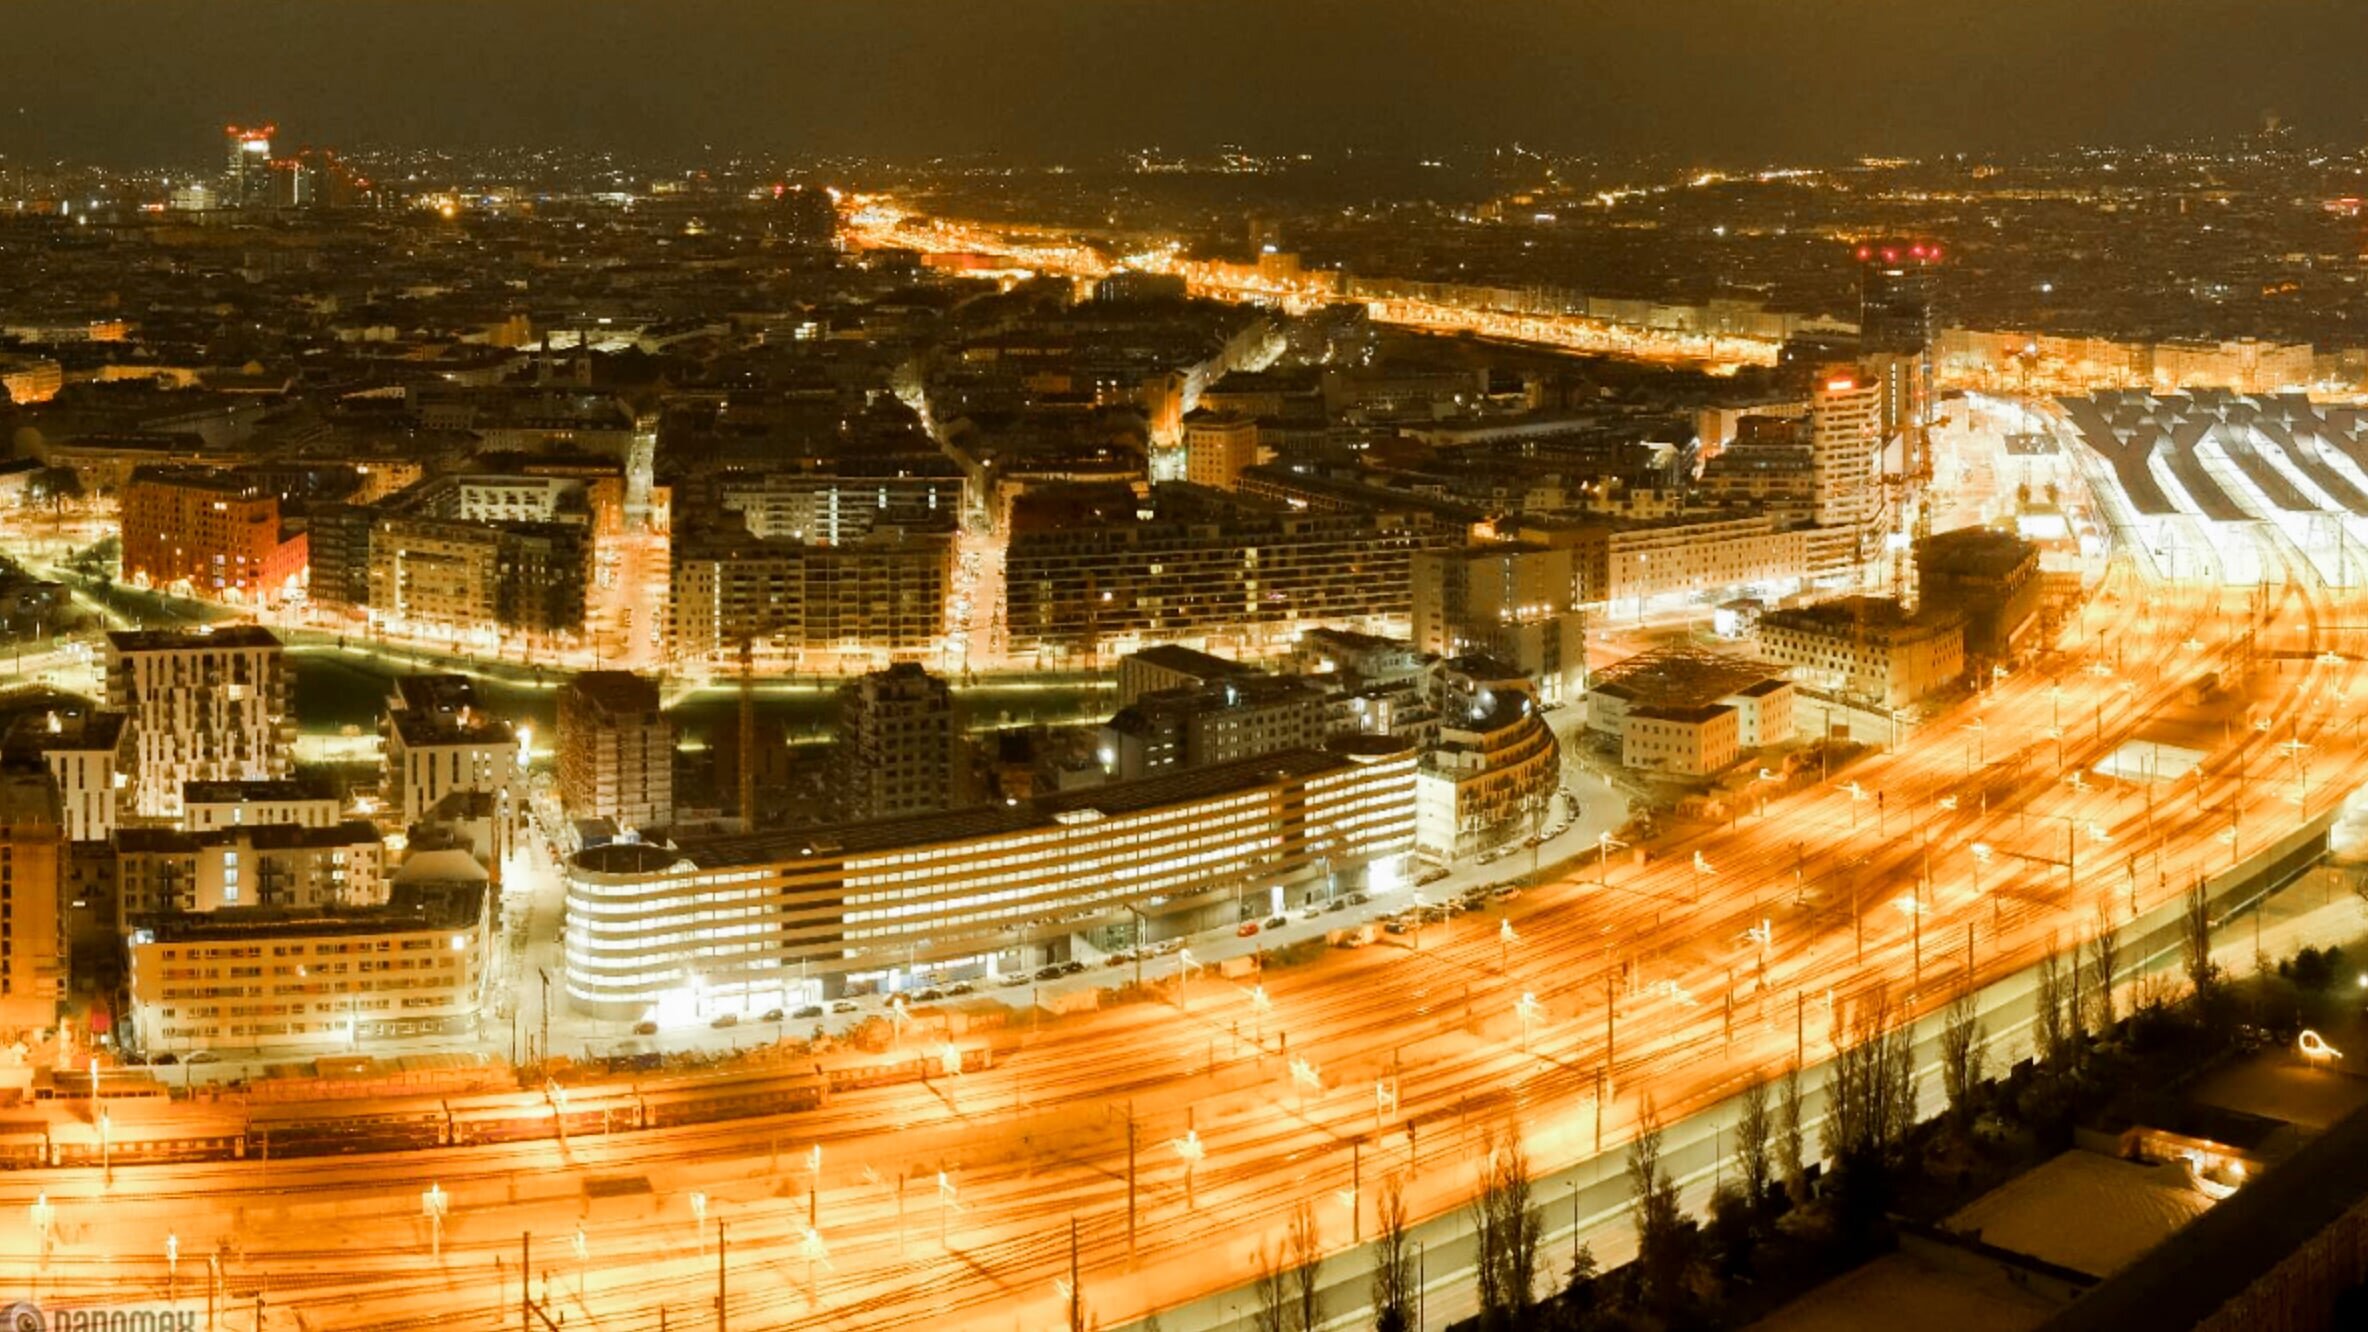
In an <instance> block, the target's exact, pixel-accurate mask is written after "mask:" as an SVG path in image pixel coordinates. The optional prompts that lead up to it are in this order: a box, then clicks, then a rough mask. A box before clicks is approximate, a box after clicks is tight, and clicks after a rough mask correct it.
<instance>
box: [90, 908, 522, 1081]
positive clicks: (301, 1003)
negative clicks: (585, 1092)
mask: <svg viewBox="0 0 2368 1332" xmlns="http://www.w3.org/2000/svg"><path fill="white" fill-rule="evenodd" d="M485 898H486V888H485V885H484V884H483V883H482V882H478V883H453V884H443V883H437V884H405V885H402V886H401V887H399V888H398V889H397V890H396V895H395V897H394V899H393V900H391V901H389V902H388V903H387V904H386V905H385V906H381V907H370V908H363V909H358V910H348V911H271V910H263V909H245V910H235V911H225V912H219V913H216V914H213V915H210V916H205V915H193V916H182V917H174V918H171V919H167V920H163V921H159V922H158V923H157V924H155V925H154V926H153V927H149V928H143V929H141V930H138V931H136V932H135V933H133V935H132V936H131V987H130V988H131V999H132V1012H131V1024H130V1025H131V1031H130V1033H128V1034H129V1037H130V1043H131V1044H132V1045H134V1046H135V1047H137V1048H138V1049H140V1050H142V1051H144V1052H146V1053H148V1054H150V1055H156V1054H164V1053H168V1052H169V1053H175V1054H186V1053H189V1052H191V1051H195V1050H212V1049H266V1050H288V1051H297V1050H307V1051H313V1052H317V1053H327V1052H335V1051H351V1052H359V1053H369V1052H370V1050H371V1043H372V1042H374V1041H378V1040H383V1039H388V1038H399V1037H407V1036H437V1035H468V1034H473V1033H474V1032H476V1030H477V1029H478V1025H479V1019H480V1017H481V1015H482V1012H483V1009H484V1006H485V999H486V989H487V986H486V980H487V976H488V975H489V973H490V970H491V967H490V961H491V955H492V949H491V935H490V932H489V919H488V918H489V912H488V911H487V909H486V905H485Z"/></svg>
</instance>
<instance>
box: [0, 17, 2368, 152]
mask: <svg viewBox="0 0 2368 1332" xmlns="http://www.w3.org/2000/svg"><path fill="white" fill-rule="evenodd" d="M10 16H11V18H12V20H13V23H12V29H13V32H14V34H15V35H14V38H13V39H12V40H11V41H10V42H9V43H8V44H7V45H6V48H5V50H0V88H5V89H6V90H7V91H6V93H5V94H0V96H4V97H5V98H6V99H8V100H7V101H6V102H4V103H0V105H4V106H5V107H6V110H7V112H8V114H7V118H6V122H5V124H0V149H5V150H6V151H10V152H32V153H39V154H49V155H60V156H69V157H77V158H98V159H103V160H109V161H120V162H136V161H156V160H175V161H178V160H197V159H200V158H206V157H210V156H211V155H212V145H211V144H210V143H209V142H208V141H207V137H206V135H207V130H208V127H210V126H213V125H215V124H218V123H219V122H221V121H223V120H225V119H231V118H241V117H250V116H252V117H270V118H273V119H276V120H278V121H279V123H280V124H281V125H283V126H285V127H288V130H289V132H290V136H291V137H292V138H298V139H303V140H306V141H313V142H349V143H350V142H362V141H379V142H394V143H401V144H407V145H433V144H455V145H480V144H494V143H517V144H546V143H565V144H575V145H596V144H607V145H612V146H615V147H618V148H620V149H623V150H627V151H632V152H637V153H643V152H646V153H652V154H674V153H680V152H689V151H697V150H698V149H699V148H700V146H701V145H703V144H713V145H715V146H717V147H719V148H721V147H733V148H743V147H744V148H749V149H755V150H760V151H778V152H792V153H802V152H825V153H849V152H871V153H882V154H891V155H901V156H914V155H920V154H925V153H932V152H958V153H969V152H978V151H999V152H1005V153H1010V154H1012V155H1014V156H1016V157H1024V158H1029V159H1044V160H1050V159H1058V158H1061V157H1065V156H1072V155H1080V154H1085V153H1091V152H1095V151H1100V150H1106V149H1111V148H1119V147H1128V146H1134V145H1140V144H1148V143H1160V144H1164V145H1167V146H1169V147H1171V148H1179V149H1192V148H1199V147H1204V146H1207V145H1210V144H1214V143H1218V142H1224V141H1234V142H1239V143H1242V144H1245V145H1247V146H1250V147H1253V148H1261V149H1327V148H1333V147H1338V146H1342V145H1346V144H1355V145H1359V146H1366V147H1372V148H1378V149H1385V150H1398V149H1422V150H1434V149H1445V148H1453V147H1456V146H1459V145H1466V144H1476V143H1502V142H1507V141H1511V140H1513V139H1517V138H1518V139H1522V140H1524V141H1527V142H1530V143H1534V144H1538V145H1543V146H1551V147H1562V148H1574V149H1586V148H1604V149H1612V150H1623V149H1633V150H1639V151H1656V150H1670V151H1675V152H1679V153H1682V154H1684V155H1687V156H1693V157H1700V158H1703V159H1706V160H1758V159H1763V158H1768V157H1804V156H1811V155H1823V156H1836V155H1847V154H1852V153H1859V152H1922V151H1931V150H1936V149H1947V148H1960V147H1962V148H1967V149H1982V148H1991V147H2004V148H2017V147H2026V146H2049V145H2056V144H2063V143H2070V142H2083V141H2086V142H2094V141H2118V142H2125V143H2127V142H2144V141H2150V140H2162V139H2174V138H2182V137H2192V136H2197V135H2205V134H2223V133H2230V132H2234V131H2236V130H2241V129H2244V128H2248V127H2250V126H2252V125H2253V124H2255V123H2257V122H2258V121H2259V118H2260V116H2261V113H2262V112H2263V111H2265V110H2268V109H2271V108H2275V109H2277V110H2279V111H2280V112H2282V113H2283V114H2284V115H2285V117H2286V119H2287V120H2289V121H2291V122H2293V123H2295V124H2296V125H2297V126H2298V127H2299V128H2300V129H2301V130H2302V132H2303V133H2304V134H2306V135H2307V136H2309V137H2312V138H2318V139H2325V140H2329V141H2337V142H2343V143H2359V142H2368V80H2363V79H2359V78H2357V77H2356V76H2355V75H2354V72H2353V70H2352V69H2351V68H2350V66H2351V65H2353V64H2354V63H2355V62H2356V60H2357V58H2358V53H2359V52H2361V51H2362V50H2368V5H2361V4H2358V3H2356V0H15V3H12V4H11V6H10ZM20 107H21V108H22V110H21V112H20V111H19V110H18V108H20Z"/></svg>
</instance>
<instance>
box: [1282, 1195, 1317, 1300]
mask: <svg viewBox="0 0 2368 1332" xmlns="http://www.w3.org/2000/svg"><path fill="white" fill-rule="evenodd" d="M1283 1242H1284V1250H1285V1253H1286V1254H1287V1255H1288V1258H1289V1261H1290V1264H1291V1297H1292V1306H1293V1307H1292V1310H1291V1312H1292V1313H1293V1315H1294V1316H1295V1321H1294V1323H1293V1327H1294V1328H1295V1329H1296V1332H1315V1329H1316V1325H1317V1324H1318V1323H1321V1322H1322V1321H1323V1319H1324V1296H1323V1290H1322V1284H1321V1278H1322V1269H1323V1266H1324V1256H1323V1253H1322V1251H1321V1249H1320V1247H1319V1246H1318V1244H1317V1242H1316V1209H1315V1204H1313V1203H1305V1202H1303V1203H1301V1204H1299V1207H1298V1210H1296V1211H1294V1212H1292V1213H1291V1229H1290V1231H1289V1233H1288V1234H1287V1235H1286V1236H1285V1237H1284V1241H1283Z"/></svg>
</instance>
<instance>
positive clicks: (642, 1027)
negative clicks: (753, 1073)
mask: <svg viewBox="0 0 2368 1332" xmlns="http://www.w3.org/2000/svg"><path fill="white" fill-rule="evenodd" d="M633 1034H634V1035H636V1036H655V1035H657V1034H658V1024H657V1023H655V1022H652V1021H650V1020H649V1019H648V1018H643V1019H642V1020H641V1021H639V1022H636V1023H634V1024H633ZM189 1062H191V1063H193V1064H194V1063H196V1062H197V1057H196V1056H195V1055H192V1056H190V1059H189Z"/></svg>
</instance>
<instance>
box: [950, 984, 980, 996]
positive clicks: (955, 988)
mask: <svg viewBox="0 0 2368 1332" xmlns="http://www.w3.org/2000/svg"><path fill="white" fill-rule="evenodd" d="M977 989H978V987H977V986H975V985H972V984H971V983H970V982H969V981H955V982H954V983H953V984H951V985H949V986H947V987H946V993H947V994H971V993H974V992H976V991H977Z"/></svg>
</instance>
